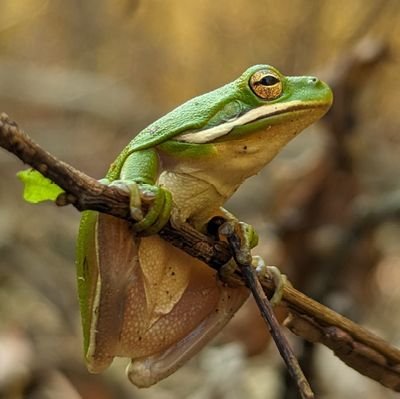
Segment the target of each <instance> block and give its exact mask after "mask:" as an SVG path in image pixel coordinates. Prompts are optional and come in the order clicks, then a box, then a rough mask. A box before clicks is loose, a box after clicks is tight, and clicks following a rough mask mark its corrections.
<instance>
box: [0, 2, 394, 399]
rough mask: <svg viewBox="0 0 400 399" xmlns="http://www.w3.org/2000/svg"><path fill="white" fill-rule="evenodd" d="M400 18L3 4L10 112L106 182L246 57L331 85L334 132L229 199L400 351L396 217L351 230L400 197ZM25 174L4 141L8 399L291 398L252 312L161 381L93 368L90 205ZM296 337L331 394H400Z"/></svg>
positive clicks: (369, 8) (3, 317) (307, 9)
mask: <svg viewBox="0 0 400 399" xmlns="http://www.w3.org/2000/svg"><path fill="white" fill-rule="evenodd" d="M399 20H400V2H398V1H397V0H392V1H390V0H386V1H385V0H352V1H345V0H338V1H332V0H331V1H329V0H281V1H279V2H276V1H272V0H238V1H235V2H233V1H227V0H220V1H210V0H201V1H196V2H195V1H183V0H180V1H179V0H169V1H162V0H141V1H140V0H118V1H117V0H84V1H81V0H69V1H62V0H53V1H49V0H2V1H1V2H0V111H4V112H7V113H8V114H9V115H10V117H11V118H12V119H15V120H17V121H18V122H19V124H20V125H21V126H23V127H24V128H25V129H26V130H28V131H29V133H30V134H31V136H32V137H33V138H34V139H35V140H36V141H37V142H38V143H40V144H41V145H42V146H43V147H44V148H46V149H47V150H49V151H51V152H52V153H54V154H55V155H57V156H58V157H59V158H61V159H63V160H65V161H67V162H69V163H71V164H72V165H74V166H75V167H77V168H79V169H81V170H83V171H85V172H86V173H88V174H89V175H92V176H94V177H96V178H100V177H102V176H103V175H104V173H105V171H106V170H107V167H108V165H109V163H110V162H112V160H113V159H114V158H115V157H116V155H117V154H118V152H119V151H120V150H121V149H122V147H123V146H124V145H125V144H126V143H127V142H128V141H129V140H130V139H131V138H132V137H133V136H134V135H135V134H137V132H139V131H140V130H141V129H142V128H143V127H145V126H146V124H148V123H150V122H151V121H153V120H155V119H156V118H157V117H159V116H161V115H162V114H164V113H166V112H167V111H168V110H170V109H172V108H173V107H175V106H176V105H178V104H180V103H182V102H183V101H185V100H186V99H189V98H191V97H193V96H195V95H197V94H201V93H203V92H206V91H208V90H211V89H213V88H215V87H218V86H220V85H222V84H224V83H226V82H228V81H230V80H232V79H234V78H236V77H237V76H238V75H239V74H240V73H241V72H242V71H243V70H244V69H245V68H247V67H248V66H249V65H252V64H256V63H269V64H272V65H274V66H276V67H277V68H279V69H280V70H281V71H282V72H283V73H285V74H301V75H304V74H316V75H318V76H319V77H321V78H323V79H326V80H328V81H329V82H330V83H331V85H332V86H333V88H334V92H335V97H336V102H335V105H334V109H333V110H332V112H331V114H330V116H328V117H327V118H326V122H325V124H319V125H318V126H316V127H313V128H311V129H309V130H310V131H309V132H307V133H303V134H302V135H301V136H300V137H299V138H298V139H296V140H295V141H294V142H293V143H291V144H290V145H289V146H288V148H287V149H286V150H285V151H284V152H283V153H282V154H281V155H280V156H279V157H278V158H277V159H276V160H275V161H274V162H273V163H272V164H271V165H269V167H267V168H266V169H265V170H264V171H263V172H262V173H260V175H258V176H256V177H254V178H252V179H250V180H249V181H248V182H246V183H245V185H244V186H243V187H242V189H241V190H239V191H238V193H237V194H236V195H235V197H234V198H233V199H232V200H231V201H230V203H229V204H228V208H229V209H230V210H232V211H233V212H234V213H235V214H236V215H237V216H238V217H239V218H240V219H242V220H245V221H247V222H250V223H253V224H254V225H255V227H256V228H257V230H258V232H259V235H260V242H261V243H260V246H259V248H258V252H259V253H260V254H261V255H263V256H264V257H265V259H266V261H267V263H269V264H275V265H277V266H279V267H280V268H281V269H282V270H284V271H285V272H286V273H287V274H288V275H289V278H290V279H291V280H292V282H293V283H294V284H295V285H296V286H297V287H298V288H301V289H302V290H304V291H306V292H309V293H310V295H312V296H315V297H318V298H319V299H320V300H322V301H324V302H325V303H327V304H329V305H330V306H332V307H335V308H336V309H338V310H339V311H341V312H342V313H345V314H348V315H350V316H351V317H352V318H353V319H355V320H356V321H358V322H360V323H363V324H365V325H367V326H369V327H370V328H372V329H374V330H376V332H377V333H378V334H379V335H381V336H383V337H384V338H386V339H388V340H390V341H391V342H393V343H396V342H397V343H398V342H399V341H400V334H399V331H400V322H399V320H400V318H399V315H398V308H399V305H400V290H399V288H398V286H399V284H397V281H400V273H399V270H400V248H399V246H398V242H399V239H400V227H399V224H398V221H397V222H396V220H395V219H391V218H390V217H385V218H382V220H378V221H377V222H376V223H375V224H374V225H373V226H372V227H371V226H367V227H366V228H365V229H364V230H362V229H361V231H359V230H357V231H356V233H357V234H354V235H351V234H352V233H353V232H354V231H355V230H354V229H355V226H356V224H357V223H358V221H359V220H360V216H359V215H360V209H362V210H363V211H362V212H364V213H365V214H367V213H368V209H370V207H375V206H376V205H377V204H386V202H384V201H386V200H387V198H388V197H391V196H392V195H395V193H398V192H399V189H400V187H399V183H398V176H399V172H400V157H399V156H398V153H399V150H400V129H399V127H400V113H399V111H398V108H399V104H400V94H399V93H400V75H399V73H398V71H399V57H400V24H399V23H398V21H399ZM374 46H378V53H377V55H376V56H375V58H373V62H369V58H368V57H370V56H371V52H372V53H373V51H376V47H374ZM380 51H381V52H380ZM357 57H359V58H357ZM19 169H21V164H20V163H19V162H18V161H17V160H16V159H15V158H14V157H13V156H11V155H10V154H7V153H6V152H4V151H0V181H1V183H0V398H7V399H8V398H10V399H14V398H22V397H26V398H56V397H57V398H64V397H65V398H84V399H92V398H101V399H103V398H104V399H110V398H128V397H129V398H132V397H137V398H145V399H146V398H155V397H156V398H196V399H202V398H228V397H229V398H241V397H245V396H246V397H251V398H261V397H270V398H282V397H286V398H289V397H291V396H290V395H291V394H290V390H288V389H287V384H286V383H285V379H284V377H283V375H282V364H281V362H280V360H278V357H277V355H276V351H275V349H273V348H270V349H268V350H267V351H264V352H261V351H262V349H263V348H264V347H265V343H266V340H267V338H266V337H265V330H264V326H263V325H262V323H260V322H259V320H258V319H257V311H256V310H255V311H254V309H253V310H249V311H247V313H246V314H243V315H240V316H238V317H237V320H236V319H234V321H233V323H232V325H231V327H230V328H229V327H228V328H227V331H226V332H225V333H223V334H222V335H221V336H220V337H219V339H217V342H216V343H217V345H216V346H213V347H209V348H207V349H205V350H204V351H203V352H202V353H201V354H200V355H199V356H198V357H197V358H196V359H194V360H193V361H192V362H190V363H189V364H188V365H187V366H185V367H184V368H183V369H182V370H180V371H178V372H177V373H176V374H175V375H173V376H172V377H170V378H169V379H167V380H166V381H164V382H162V383H160V384H159V385H157V386H155V387H153V388H150V389H148V390H143V391H139V390H137V389H136V388H134V387H132V386H130V385H129V384H128V383H127V382H126V381H125V376H124V372H123V367H124V362H117V363H118V364H117V365H115V367H113V368H112V369H111V370H110V371H108V372H106V373H104V374H103V375H100V376H92V375H89V374H88V373H87V371H86V369H85V368H84V364H83V358H82V353H81V332H80V326H79V315H78V306H77V300H76V292H75V281H74V279H75V276H74V266H73V262H74V241H75V236H76V232H77V226H78V221H79V214H78V213H77V212H76V211H75V210H74V209H72V208H71V209H56V208H55V207H54V206H52V205H40V206H35V207H33V206H31V205H28V204H26V203H24V202H23V201H22V199H21V185H20V184H19V182H18V181H17V180H16V178H15V173H16V172H17V171H18V170H19ZM397 195H398V194H397ZM383 199H385V200H383ZM357 212H358V213H357ZM357 215H358V216H357ZM389 216H390V215H389ZM353 230H354V231H353ZM345 244H348V245H345ZM246 308H247V309H252V307H251V306H250V305H249V306H247V307H246ZM244 325H245V326H247V327H246V328H247V330H248V331H249V337H251V338H250V339H246V328H243V326H244ZM233 337H236V339H234V338H233ZM294 343H295V346H296V347H298V349H299V353H300V352H303V355H305V356H303V358H302V360H303V361H304V364H305V368H306V370H307V371H308V373H309V375H310V378H311V379H312V383H313V385H314V388H316V389H317V391H318V392H319V393H320V394H323V395H324V397H326V398H350V397H353V396H354V395H355V394H362V395H363V397H365V398H376V397H380V398H392V397H393V398H394V397H395V396H394V394H392V393H391V392H389V391H387V390H385V389H384V388H381V387H379V386H378V385H377V384H375V383H372V382H370V381H368V380H367V379H366V378H364V377H361V376H359V375H357V374H356V373H355V372H354V371H353V370H351V369H349V368H348V367H346V366H343V365H341V364H339V362H337V361H336V360H335V359H334V358H333V356H332V355H331V353H329V352H327V351H325V350H321V348H317V350H315V351H310V350H309V348H307V347H302V348H300V343H298V342H297V341H296V342H294ZM256 353H257V354H258V356H256V357H252V358H249V357H248V356H247V355H248V354H252V355H254V354H256ZM310 359H311V360H310ZM338 380H340V384H337V383H336V381H338ZM332 381H335V383H332Z"/></svg>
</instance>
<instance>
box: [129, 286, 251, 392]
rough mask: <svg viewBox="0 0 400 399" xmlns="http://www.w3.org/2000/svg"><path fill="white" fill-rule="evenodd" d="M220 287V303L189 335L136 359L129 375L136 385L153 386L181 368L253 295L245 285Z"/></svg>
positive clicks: (132, 363)
mask: <svg viewBox="0 0 400 399" xmlns="http://www.w3.org/2000/svg"><path fill="white" fill-rule="evenodd" d="M220 289H221V291H220V297H219V300H218V302H217V304H216V306H215V307H214V308H213V309H212V311H211V312H210V313H209V315H208V316H207V317H206V318H205V319H204V320H203V321H202V322H201V323H200V324H199V325H198V326H197V327H195V328H194V329H193V330H192V331H191V332H190V333H189V334H188V335H186V336H185V337H184V338H182V339H181V340H180V341H178V342H177V343H175V344H174V345H173V346H171V347H169V348H168V349H166V350H164V351H162V352H159V353H157V354H155V355H152V356H148V357H143V358H139V359H132V361H131V363H130V364H129V366H128V368H127V375H128V377H129V379H130V381H131V382H132V383H133V384H134V385H136V386H138V387H149V386H151V385H153V384H155V383H156V382H158V381H159V380H161V379H163V378H165V377H168V376H169V375H170V374H172V373H173V372H175V371H176V370H177V369H179V368H180V367H181V366H182V365H183V364H184V363H185V362H186V361H187V360H189V359H190V358H191V357H193V356H194V355H195V354H196V353H197V352H199V351H200V350H201V349H202V348H203V347H204V346H205V345H206V344H207V343H208V342H209V341H210V340H211V339H212V338H214V337H215V336H216V335H217V333H218V332H219V331H221V329H222V328H223V327H224V326H225V325H226V324H227V323H228V321H229V320H230V319H231V318H232V316H233V315H234V314H235V313H236V311H237V310H238V309H239V308H240V307H241V305H242V304H243V303H244V302H245V301H246V299H247V298H248V296H249V291H248V290H247V288H245V287H244V286H243V287H238V288H229V287H221V288H220Z"/></svg>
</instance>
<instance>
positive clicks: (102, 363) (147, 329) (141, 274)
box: [77, 65, 332, 386]
mask: <svg viewBox="0 0 400 399" xmlns="http://www.w3.org/2000/svg"><path fill="white" fill-rule="evenodd" d="M260 71H261V72H260ZM255 73H257V74H258V75H256V76H259V75H260V74H261V76H264V75H268V76H269V75H272V76H273V77H275V80H276V81H278V82H279V83H276V84H275V83H274V82H275V81H274V80H272V83H273V84H274V85H275V86H273V88H274V91H273V93H274V94H273V95H274V96H275V97H273V98H268V94H267V98H260V96H259V95H257V93H256V91H255V90H254V87H253V89H252V87H250V86H251V85H250V84H249V81H250V79H251V78H252V76H253V77H254V74H255ZM270 81H271V79H270ZM263 82H264V81H263ZM265 82H266V85H265V88H266V89H268V90H269V88H270V87H269V86H271V85H269V83H268V82H269V81H267V80H265ZM257 84H258V83H257ZM260 84H261V83H260ZM259 87H261V89H263V88H264V86H262V85H261V86H259ZM268 90H267V92H268ZM276 92H278V95H276ZM271 93H272V91H271ZM262 95H264V94H263V92H262ZM331 102H332V93H331V91H330V89H329V88H328V86H326V85H325V84H324V83H322V82H320V81H319V80H318V79H315V78H311V77H284V76H283V75H281V74H280V73H279V72H278V71H277V70H276V69H274V68H272V67H270V66H266V65H257V66H254V67H251V68H249V69H248V70H247V71H245V72H244V74H243V75H242V76H240V77H239V78H238V79H237V80H235V81H233V82H231V83H229V84H227V85H225V86H223V87H221V88H219V89H217V90H214V91H212V92H210V93H207V94H204V95H203V96H200V97H197V98H194V99H192V100H190V101H188V102H187V103H185V104H183V105H182V106H180V107H178V108H177V109H175V110H174V111H172V112H170V113H169V114H167V115H166V116H164V117H163V118H161V119H159V120H158V121H156V122H155V123H153V124H152V125H150V126H149V127H147V128H146V129H144V130H143V131H142V132H141V133H139V134H138V135H137V136H136V137H135V138H134V139H133V141H132V142H131V143H130V144H129V145H128V146H127V147H126V148H125V149H124V150H123V152H122V153H121V155H120V156H119V157H118V158H117V160H116V161H115V162H114V164H113V165H112V166H111V168H110V170H109V173H108V175H107V178H108V179H109V180H110V181H115V180H123V181H124V182H135V183H137V184H138V187H142V188H143V187H144V185H146V184H147V185H151V187H154V188H155V189H156V190H158V191H157V195H159V196H158V197H157V198H162V200H160V201H159V204H158V205H157V207H156V206H154V207H153V209H152V210H153V211H154V212H153V214H157V215H158V216H157V219H153V218H151V222H149V223H147V221H148V220H149V219H146V217H147V216H146V217H145V219H144V221H145V222H143V221H142V222H139V224H138V225H140V223H142V225H143V226H145V227H144V228H143V229H142V230H143V231H145V232H149V231H150V232H155V231H157V230H159V228H161V227H162V225H163V223H165V221H166V220H167V219H168V216H169V204H171V201H169V200H168V198H167V197H165V199H164V194H163V193H164V192H165V191H167V192H170V193H171V194H172V204H171V205H172V212H171V217H173V218H174V220H175V222H180V221H181V222H183V221H189V222H190V223H192V224H193V225H194V226H195V227H196V228H198V229H202V228H204V226H205V224H206V223H207V221H208V220H209V219H210V218H212V217H213V216H215V215H221V214H222V215H227V214H226V213H225V211H224V210H223V209H222V208H221V207H222V206H223V204H224V203H225V201H226V200H227V199H228V198H229V197H230V196H231V195H232V194H233V193H234V192H235V190H236V189H237V188H238V187H239V186H240V184H241V183H242V182H243V181H244V180H245V179H246V178H247V177H249V176H251V175H254V174H256V173H257V172H258V171H259V170H260V169H261V168H262V167H263V166H264V165H266V164H267V163H268V162H269V161H270V160H271V159H272V158H273V157H274V156H275V155H276V154H277V153H278V152H279V150H280V149H281V148H282V147H283V146H284V145H285V144H286V143H287V142H288V141H289V140H291V139H292V138H293V137H295V136H296V134H297V133H299V132H300V131H301V130H303V129H304V128H305V127H306V126H308V125H310V124H311V123H312V122H314V121H316V120H318V119H319V118H320V117H321V116H322V115H323V114H324V113H325V112H326V111H327V109H328V108H329V106H330V104H331ZM232 121H233V123H235V124H236V125H235V126H234V127H233V128H229V129H228V128H227V126H230V125H229V124H230V123H232ZM221 129H222V130H221ZM215 132H216V133H215ZM207 134H209V135H213V136H212V137H211V136H210V137H211V139H209V138H208V136H207ZM205 137H206V138H205ZM182 140H185V141H186V142H182ZM134 202H135V201H134ZM160 204H161V205H160ZM163 210H164V211H163ZM165 210H167V211H165ZM160 215H161V216H160ZM228 217H232V216H231V215H229V216H228ZM146 223H147V224H146ZM151 226H153V228H152V227H151ZM154 226H156V227H155V228H154ZM133 228H134V229H135V226H134V227H133ZM138 230H139V229H138ZM77 265H78V284H79V295H80V305H81V313H82V324H83V330H84V341H85V353H86V359H87V363H88V367H89V369H90V370H91V371H93V372H100V371H102V370H104V369H105V368H106V367H108V366H109V364H110V363H111V362H112V359H113V358H114V357H115V356H122V357H129V358H131V359H132V363H131V365H130V366H129V368H128V376H129V378H130V380H131V381H132V382H133V383H134V384H136V385H138V386H149V385H151V384H153V383H155V382H157V381H158V380H160V379H162V378H164V377H166V376H168V375H169V374H171V373H172V372H173V371H174V370H176V369H177V368H179V367H180V366H181V365H182V364H183V363H184V362H185V361H186V360H187V359H188V358H190V357H191V356H193V354H195V353H196V352H197V351H199V350H200V349H201V348H202V347H203V346H204V345H205V344H206V343H207V342H208V341H209V340H210V339H211V338H212V337H214V336H215V335H216V333H217V332H218V331H220V330H221V328H222V327H223V326H224V325H225V324H226V323H227V322H228V321H229V319H230V318H231V317H232V316H233V314H234V313H235V312H236V311H237V309H238V308H239V307H240V306H241V305H242V304H243V302H244V301H245V300H246V298H247V297H248V291H247V289H246V288H244V287H239V288H230V287H226V286H224V285H223V284H222V283H220V282H219V281H218V280H217V278H216V275H215V273H214V272H213V271H212V270H211V269H209V268H208V267H207V266H206V265H204V264H202V263H201V262H200V261H198V260H196V259H193V258H191V257H190V256H189V255H187V254H186V253H184V252H182V251H180V250H178V249H176V248H174V247H173V246H171V245H170V244H169V243H167V242H165V241H163V240H162V239H161V238H160V237H159V236H158V235H151V236H148V237H139V235H138V234H133V233H132V230H131V229H130V227H129V225H128V223H127V222H125V221H122V220H118V219H116V218H113V217H111V216H108V215H104V214H98V213H96V212H85V214H84V215H83V217H82V222H81V229H80V237H79V241H78V261H77Z"/></svg>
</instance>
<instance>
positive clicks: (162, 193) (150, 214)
mask: <svg viewBox="0 0 400 399" xmlns="http://www.w3.org/2000/svg"><path fill="white" fill-rule="evenodd" d="M158 172H159V160H158V154H157V152H156V150H155V149H152V148H151V149H146V150H141V151H135V152H132V153H131V154H129V155H128V157H127V158H126V159H125V161H124V163H123V165H122V167H121V170H120V173H119V179H117V180H114V181H112V182H111V185H116V186H118V187H120V188H122V189H125V190H126V191H128V192H129V196H130V211H131V216H132V218H133V219H134V220H136V223H134V224H133V226H132V229H133V231H134V232H136V233H142V234H144V235H151V234H155V233H157V232H159V231H160V230H161V229H162V227H163V226H164V225H165V224H166V223H167V222H168V219H169V217H170V214H171V208H172V196H171V193H170V192H169V191H168V190H167V189H166V188H164V187H162V186H158V185H156V181H157V178H158ZM144 208H145V209H146V212H145V214H143V209H144Z"/></svg>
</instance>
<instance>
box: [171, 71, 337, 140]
mask: <svg viewBox="0 0 400 399" xmlns="http://www.w3.org/2000/svg"><path fill="white" fill-rule="evenodd" d="M217 91H221V93H217ZM217 91H215V92H214V93H210V94H213V95H214V94H219V95H220V96H221V101H220V104H219V108H218V109H217V112H216V113H215V114H214V115H213V116H212V117H211V118H210V119H209V120H208V121H207V123H206V124H205V125H204V126H203V127H202V128H201V129H199V130H196V131H192V132H185V133H183V134H180V135H178V136H176V137H175V140H178V141H183V142H187V143H192V144H194V143H197V144H200V143H210V142H221V141H229V140H234V139H240V138H243V137H244V136H248V135H252V133H263V136H262V139H263V140H268V142H269V143H271V140H272V141H274V139H275V141H276V147H277V148H278V147H279V148H281V147H282V146H283V145H284V144H286V143H287V142H288V141H289V140H290V139H291V138H293V137H294V136H296V134H297V133H299V132H300V131H301V130H303V129H304V128H305V127H307V126H308V125H310V124H312V123H313V122H315V121H316V120H318V119H319V118H321V117H322V116H323V115H324V114H325V113H326V112H327V110H328V109H329V107H330V106H331V104H332V98H333V96H332V91H331V89H330V88H329V86H328V85H327V84H326V83H324V82H322V81H321V80H319V79H318V78H316V77H312V76H284V75H282V74H281V73H280V72H279V71H278V70H277V69H275V68H274V67H272V66H269V65H255V66H253V67H250V68H249V69H247V70H246V71H245V72H244V73H243V74H242V75H241V76H240V77H239V78H238V79H236V80H235V81H233V82H232V83H229V84H228V85H226V86H224V87H222V88H221V89H218V90H217ZM264 133H265V135H264ZM257 137H258V138H257V140H260V136H259V135H258V134H257Z"/></svg>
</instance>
